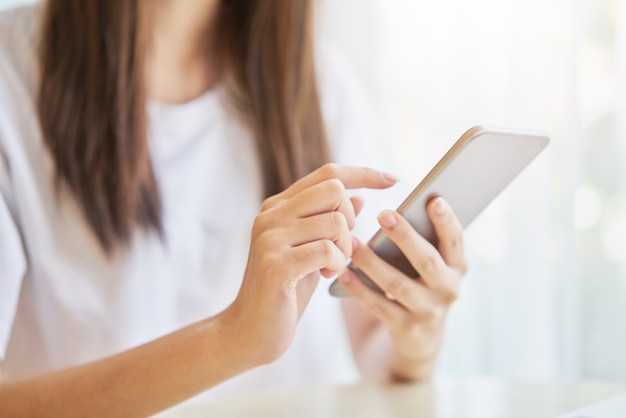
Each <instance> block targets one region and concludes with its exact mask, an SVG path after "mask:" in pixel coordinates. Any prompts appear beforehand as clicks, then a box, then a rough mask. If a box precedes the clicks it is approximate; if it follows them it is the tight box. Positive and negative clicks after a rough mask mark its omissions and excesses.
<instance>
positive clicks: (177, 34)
mask: <svg viewBox="0 0 626 418" xmlns="http://www.w3.org/2000/svg"><path fill="white" fill-rule="evenodd" d="M226 1H228V0H226ZM149 4H151V5H152V6H151V7H152V10H150V16H151V22H150V23H151V25H150V26H151V30H152V38H151V45H150V49H149V51H148V54H147V57H146V77H147V96H148V97H147V98H148V100H152V101H159V102H164V103H184V102H187V101H189V100H192V99H194V98H196V97H198V96H200V95H201V94H203V93H204V92H206V91H207V90H209V89H210V88H211V87H213V85H214V84H215V82H216V81H217V75H216V72H215V65H211V62H212V57H211V50H212V45H213V31H214V28H215V21H216V19H217V14H218V11H219V0H185V1H180V0H178V1H177V0H160V1H156V0H149Z"/></svg>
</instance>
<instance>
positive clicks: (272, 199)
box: [261, 196, 278, 212]
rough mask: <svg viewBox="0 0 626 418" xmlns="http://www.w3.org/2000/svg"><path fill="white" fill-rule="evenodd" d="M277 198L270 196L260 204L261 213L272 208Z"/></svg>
mask: <svg viewBox="0 0 626 418" xmlns="http://www.w3.org/2000/svg"><path fill="white" fill-rule="evenodd" d="M277 199H278V198H277V196H270V197H268V198H267V199H265V200H263V202H262V203H261V212H265V211H267V210H269V209H271V208H273V207H274V205H275V202H276V200H277Z"/></svg>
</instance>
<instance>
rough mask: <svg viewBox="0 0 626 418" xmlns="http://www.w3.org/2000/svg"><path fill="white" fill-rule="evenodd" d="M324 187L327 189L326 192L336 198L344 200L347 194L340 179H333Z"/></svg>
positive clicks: (327, 181)
mask: <svg viewBox="0 0 626 418" xmlns="http://www.w3.org/2000/svg"><path fill="white" fill-rule="evenodd" d="M324 186H325V188H326V190H325V192H326V193H328V194H329V195H331V196H333V197H335V198H341V199H343V197H344V195H345V193H346V188H345V186H344V185H343V183H342V182H341V180H339V179H335V178H332V179H329V180H326V181H325V182H324Z"/></svg>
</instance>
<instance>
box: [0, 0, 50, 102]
mask: <svg viewBox="0 0 626 418" xmlns="http://www.w3.org/2000/svg"><path fill="white" fill-rule="evenodd" d="M40 8H41V6H40V5H39V4H31V5H27V6H22V7H17V8H14V9H10V10H7V11H2V12H0V82H4V83H12V84H16V83H17V84H20V85H23V86H26V87H27V88H28V89H29V90H32V89H33V88H34V84H35V76H36V73H37V72H36V68H37V63H36V59H35V58H36V55H37V54H36V52H37V34H38V29H39V15H40Z"/></svg>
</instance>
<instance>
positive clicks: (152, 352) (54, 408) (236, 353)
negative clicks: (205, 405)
mask: <svg viewBox="0 0 626 418" xmlns="http://www.w3.org/2000/svg"><path fill="white" fill-rule="evenodd" d="M244 343H245V341H242V340H241V338H238V335H237V333H234V332H232V331H229V327H228V325H227V324H226V323H225V321H224V318H222V317H215V318H212V319H208V320H206V321H203V322H201V323H197V324H194V325H192V326H189V327H187V328H184V329H182V330H180V331H178V332H175V333H173V334H170V335H168V336H166V337H163V338H161V339H159V340H156V341H154V342H151V343H149V344H145V345H143V346H140V347H138V348H135V349H132V350H129V351H126V352H123V353H121V354H118V355H115V356H113V357H109V358H106V359H103V360H100V361H96V362H93V363H89V364H85V365H82V366H78V367H74V368H71V369H66V370H61V371H57V372H53V373H49V374H45V375H41V376H38V377H35V378H32V379H28V380H24V381H18V382H10V383H1V384H0V416H11V417H22V416H23V417H31V416H32V417H42V416H65V417H85V416H111V417H117V416H147V415H150V414H154V413H156V412H158V411H160V410H163V409H165V408H167V407H169V406H172V405H174V404H176V403H179V402H181V401H183V400H184V399H186V398H189V397H190V396H192V395H194V394H197V393H199V392H201V391H203V390H205V389H208V388H210V387H212V386H215V385H216V384H218V383H220V382H222V381H224V380H226V379H228V378H231V377H233V376H235V375H237V374H239V373H242V372H244V371H245V370H248V369H250V368H252V367H254V366H256V365H258V364H259V361H258V359H255V358H254V357H253V353H252V352H247V350H246V348H247V347H246V346H245V345H244Z"/></svg>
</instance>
